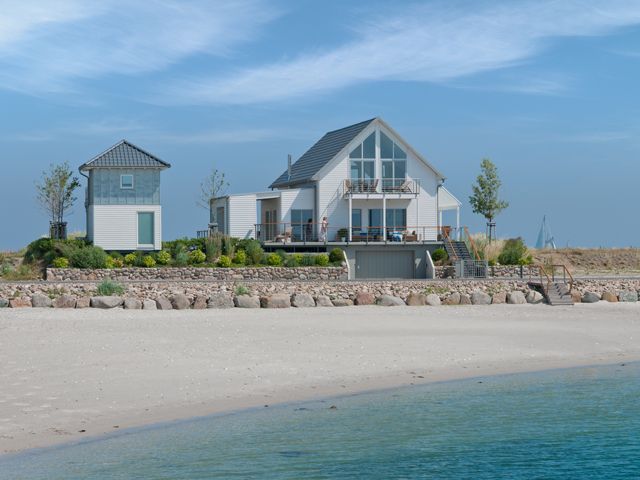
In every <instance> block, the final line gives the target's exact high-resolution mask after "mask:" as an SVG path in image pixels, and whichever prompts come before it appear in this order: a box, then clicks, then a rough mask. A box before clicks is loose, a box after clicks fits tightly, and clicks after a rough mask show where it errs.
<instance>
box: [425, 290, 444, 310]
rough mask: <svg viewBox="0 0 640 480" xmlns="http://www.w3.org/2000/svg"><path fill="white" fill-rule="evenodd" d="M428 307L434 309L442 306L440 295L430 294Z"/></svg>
mask: <svg viewBox="0 0 640 480" xmlns="http://www.w3.org/2000/svg"><path fill="white" fill-rule="evenodd" d="M427 305H430V306H432V307H439V306H440V305H442V302H440V297H439V296H438V295H436V294H435V293H430V294H429V295H427Z"/></svg>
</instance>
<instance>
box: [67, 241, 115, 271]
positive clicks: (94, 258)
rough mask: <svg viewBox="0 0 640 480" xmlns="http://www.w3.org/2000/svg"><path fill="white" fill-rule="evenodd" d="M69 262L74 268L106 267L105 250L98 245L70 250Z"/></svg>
mask: <svg viewBox="0 0 640 480" xmlns="http://www.w3.org/2000/svg"><path fill="white" fill-rule="evenodd" d="M69 262H70V263H71V266H72V267H75V268H106V266H107V252H105V251H104V250H103V249H101V248H100V247H94V246H90V247H84V248H81V249H78V250H75V251H74V252H72V253H71V256H70V257H69Z"/></svg>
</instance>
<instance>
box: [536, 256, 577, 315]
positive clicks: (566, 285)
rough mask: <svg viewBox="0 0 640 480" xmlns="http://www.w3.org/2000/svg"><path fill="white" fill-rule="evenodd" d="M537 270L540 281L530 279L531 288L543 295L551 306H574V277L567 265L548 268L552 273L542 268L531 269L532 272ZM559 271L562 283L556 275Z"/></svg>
mask: <svg viewBox="0 0 640 480" xmlns="http://www.w3.org/2000/svg"><path fill="white" fill-rule="evenodd" d="M535 268H537V269H538V271H539V279H535V280H534V279H532V278H531V277H530V278H529V286H530V287H532V288H535V289H536V290H538V291H539V292H540V293H542V295H543V296H544V298H545V300H546V301H547V303H548V304H549V305H553V306H556V305H573V299H572V298H571V288H572V287H573V276H572V275H571V272H570V271H569V269H568V268H567V267H566V266H565V265H551V266H547V267H546V268H547V269H549V268H550V269H551V271H550V272H547V271H546V269H545V267H542V266H537V267H531V270H530V271H532V270H534V269H535ZM558 269H560V271H561V272H562V281H560V275H556V272H557V270H558Z"/></svg>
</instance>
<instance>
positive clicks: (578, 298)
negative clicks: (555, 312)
mask: <svg viewBox="0 0 640 480" xmlns="http://www.w3.org/2000/svg"><path fill="white" fill-rule="evenodd" d="M571 300H572V301H573V303H581V302H582V294H581V293H580V292H579V291H577V290H571Z"/></svg>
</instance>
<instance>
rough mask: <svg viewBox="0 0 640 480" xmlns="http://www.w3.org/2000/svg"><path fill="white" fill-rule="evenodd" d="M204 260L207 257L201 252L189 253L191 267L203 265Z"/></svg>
mask: <svg viewBox="0 0 640 480" xmlns="http://www.w3.org/2000/svg"><path fill="white" fill-rule="evenodd" d="M206 259H207V256H206V255H205V254H204V252H203V251H202V250H194V251H193V252H189V263H191V264H193V265H198V264H200V263H204V262H205V260H206Z"/></svg>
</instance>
